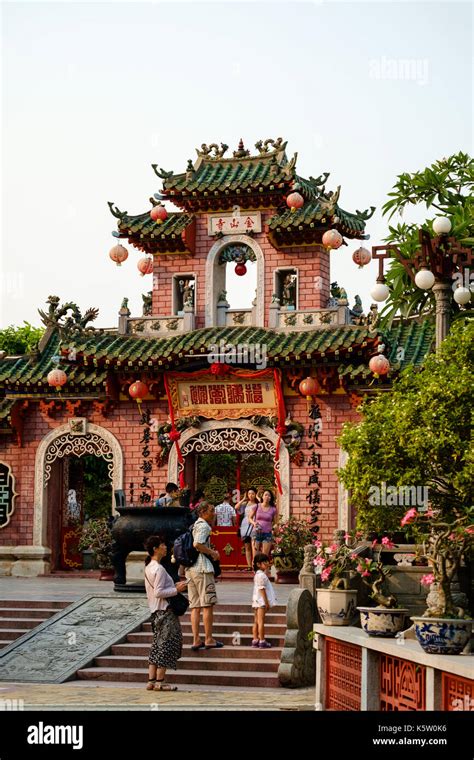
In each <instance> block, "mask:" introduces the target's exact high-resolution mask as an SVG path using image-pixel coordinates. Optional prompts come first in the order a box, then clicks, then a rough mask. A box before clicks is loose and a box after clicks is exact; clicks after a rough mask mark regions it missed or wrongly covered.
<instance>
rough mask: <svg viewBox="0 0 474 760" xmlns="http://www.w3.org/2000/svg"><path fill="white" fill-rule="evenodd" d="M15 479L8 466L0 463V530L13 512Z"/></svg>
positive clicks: (6, 523)
mask: <svg viewBox="0 0 474 760" xmlns="http://www.w3.org/2000/svg"><path fill="white" fill-rule="evenodd" d="M16 496H17V494H16V492H15V478H14V476H13V473H12V471H11V467H10V466H9V465H8V464H4V463H3V462H0V528H5V527H6V526H7V525H8V523H9V522H10V518H11V516H12V514H13V512H14V510H15V497H16Z"/></svg>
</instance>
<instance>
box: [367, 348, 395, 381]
mask: <svg viewBox="0 0 474 760" xmlns="http://www.w3.org/2000/svg"><path fill="white" fill-rule="evenodd" d="M369 369H370V371H371V372H373V373H374V375H375V377H379V376H380V375H386V374H387V373H388V371H389V370H390V362H389V360H388V359H387V357H386V356H383V354H377V356H373V357H372V359H371V360H370V362H369Z"/></svg>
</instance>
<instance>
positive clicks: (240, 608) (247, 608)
mask: <svg viewBox="0 0 474 760" xmlns="http://www.w3.org/2000/svg"><path fill="white" fill-rule="evenodd" d="M221 612H233V613H240V612H247V613H250V614H253V613H252V607H251V604H250V601H249V603H248V604H220V603H219V604H217V605H216V606H215V607H214V615H218V614H219V613H221ZM267 614H268V615H286V607H285V605H284V604H276V605H275V607H272V609H271V612H268V613H267Z"/></svg>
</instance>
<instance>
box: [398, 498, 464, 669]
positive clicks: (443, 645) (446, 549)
mask: <svg viewBox="0 0 474 760" xmlns="http://www.w3.org/2000/svg"><path fill="white" fill-rule="evenodd" d="M473 519H474V507H470V508H468V509H465V510H464V514H462V513H461V512H460V510H458V516H457V517H454V518H452V517H451V518H450V517H446V516H445V517H443V516H442V514H441V511H440V510H436V511H434V510H433V509H431V508H430V509H428V510H427V511H425V512H419V511H418V510H416V509H414V508H413V509H409V510H408V512H407V513H406V515H405V516H404V518H403V519H402V524H403V525H406V524H408V523H410V524H411V525H412V528H413V530H414V532H415V535H416V536H417V539H418V541H419V547H418V551H419V554H420V555H421V556H422V557H424V558H425V559H426V560H427V562H428V566H429V568H430V570H431V572H430V573H427V574H426V575H425V576H423V578H422V583H424V584H425V585H426V586H429V587H430V591H429V594H428V596H427V598H426V602H427V605H428V608H427V610H426V612H425V613H424V615H422V616H421V617H412V618H411V620H412V621H413V623H414V627H415V633H416V637H417V639H418V642H419V643H420V645H421V646H422V647H423V649H424V651H425V652H427V653H428V654H460V653H461V652H462V650H463V649H464V647H465V646H466V644H467V643H468V641H469V640H470V637H471V631H472V624H473V622H474V621H473V620H472V618H471V616H470V614H469V611H468V610H467V609H466V608H465V607H463V606H461V605H460V604H458V603H456V601H455V599H454V598H453V592H452V583H453V580H454V579H455V577H456V575H457V573H458V570H459V568H460V565H461V561H462V559H463V557H465V558H467V557H468V556H469V555H470V554H471V553H472V551H473V549H474V525H473Z"/></svg>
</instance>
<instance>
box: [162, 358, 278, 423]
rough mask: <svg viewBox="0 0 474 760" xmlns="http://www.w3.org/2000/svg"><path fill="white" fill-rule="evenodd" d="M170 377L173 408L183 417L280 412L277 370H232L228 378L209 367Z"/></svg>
mask: <svg viewBox="0 0 474 760" xmlns="http://www.w3.org/2000/svg"><path fill="white" fill-rule="evenodd" d="M167 380H168V385H169V391H170V396H171V402H172V405H173V411H174V413H175V414H176V415H177V416H179V417H194V416H199V417H206V418H207V419H211V420H222V419H238V418H239V417H251V416H253V415H254V414H261V415H264V416H270V415H275V416H276V415H277V413H278V398H277V392H276V388H275V382H274V376H273V370H260V371H257V372H248V371H246V370H231V371H230V372H229V373H228V374H227V375H226V376H225V377H222V376H221V377H219V376H217V375H213V374H211V373H210V372H208V371H207V370H205V371H202V372H194V373H192V374H190V373H185V372H169V373H167Z"/></svg>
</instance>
